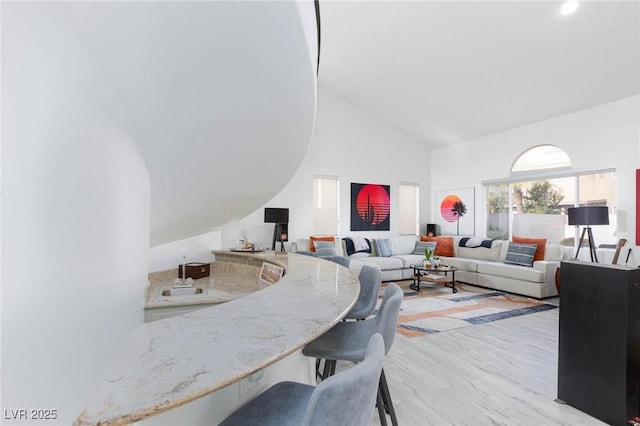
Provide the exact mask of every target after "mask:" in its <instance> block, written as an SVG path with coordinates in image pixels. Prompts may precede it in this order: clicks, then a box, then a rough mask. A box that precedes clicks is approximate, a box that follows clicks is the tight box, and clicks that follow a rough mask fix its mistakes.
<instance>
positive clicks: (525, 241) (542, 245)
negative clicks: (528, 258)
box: [513, 236, 547, 262]
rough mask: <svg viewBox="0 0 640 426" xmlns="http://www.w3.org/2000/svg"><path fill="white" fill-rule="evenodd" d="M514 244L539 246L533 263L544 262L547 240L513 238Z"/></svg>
mask: <svg viewBox="0 0 640 426" xmlns="http://www.w3.org/2000/svg"><path fill="white" fill-rule="evenodd" d="M513 242H514V243H520V244H537V245H538V248H537V249H536V254H534V255H533V261H534V262H535V261H536V260H544V248H545V246H546V245H547V239H546V238H525V237H516V236H514V237H513Z"/></svg>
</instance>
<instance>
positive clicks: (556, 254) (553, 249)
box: [544, 244, 564, 262]
mask: <svg viewBox="0 0 640 426" xmlns="http://www.w3.org/2000/svg"><path fill="white" fill-rule="evenodd" d="M563 258H564V247H563V246H561V245H560V244H547V246H546V247H545V249H544V260H553V261H556V262H560V261H562V260H563Z"/></svg>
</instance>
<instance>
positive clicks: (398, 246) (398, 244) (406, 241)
mask: <svg viewBox="0 0 640 426" xmlns="http://www.w3.org/2000/svg"><path fill="white" fill-rule="evenodd" d="M416 240H417V237H416V236H415V235H400V236H397V237H390V238H389V242H390V243H391V251H392V252H393V254H394V255H396V254H411V253H413V249H414V248H415V246H416Z"/></svg>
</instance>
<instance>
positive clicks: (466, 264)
mask: <svg viewBox="0 0 640 426" xmlns="http://www.w3.org/2000/svg"><path fill="white" fill-rule="evenodd" d="M442 261H443V262H444V263H445V264H447V265H451V266H455V267H456V268H458V270H460V271H466V272H474V273H475V272H478V262H480V261H479V260H476V259H466V258H464V257H450V258H446V259H442Z"/></svg>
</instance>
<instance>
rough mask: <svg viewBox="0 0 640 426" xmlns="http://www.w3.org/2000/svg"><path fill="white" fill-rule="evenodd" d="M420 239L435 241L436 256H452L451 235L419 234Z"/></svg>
mask: <svg viewBox="0 0 640 426" xmlns="http://www.w3.org/2000/svg"><path fill="white" fill-rule="evenodd" d="M420 241H427V242H428V241H432V242H435V243H436V252H435V255H436V256H444V257H453V238H452V237H428V236H426V235H420Z"/></svg>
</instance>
